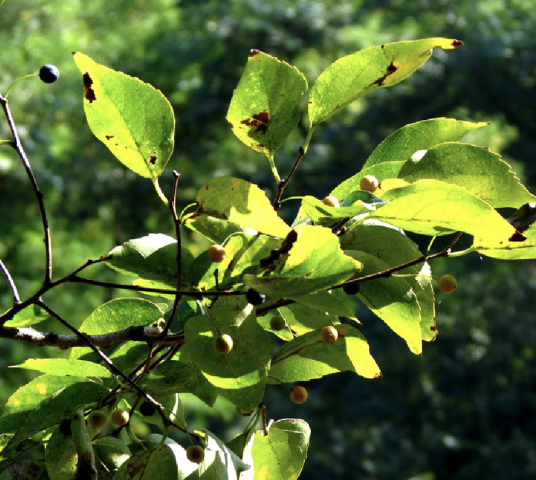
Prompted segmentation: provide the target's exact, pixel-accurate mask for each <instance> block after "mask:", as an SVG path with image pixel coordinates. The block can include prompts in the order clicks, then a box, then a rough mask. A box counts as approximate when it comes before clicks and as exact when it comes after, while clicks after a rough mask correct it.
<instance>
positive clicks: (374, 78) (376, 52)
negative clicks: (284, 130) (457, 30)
mask: <svg viewBox="0 0 536 480" xmlns="http://www.w3.org/2000/svg"><path fill="white" fill-rule="evenodd" d="M460 45H461V42H459V41H458V40H452V39H446V38H427V39H424V40H414V41H406V42H395V43H386V44H385V45H381V46H376V47H368V48H365V49H363V50H360V51H359V52H356V53H354V54H352V55H348V56H346V57H342V58H339V59H338V60H337V61H336V62H335V63H332V64H331V65H330V66H329V67H328V68H327V69H326V70H324V71H323V72H322V73H321V74H320V76H319V77H318V78H317V80H316V82H315V84H314V85H313V88H312V89H311V94H310V99H309V121H310V123H311V128H314V127H315V126H316V125H318V124H319V123H321V122H323V121H324V120H327V119H328V118H329V117H331V116H332V115H333V114H335V113H336V112H338V111H339V110H340V109H342V108H344V107H345V106H346V105H348V104H350V103H352V102H353V101H354V100H357V99H358V98H360V97H363V96H365V95H367V94H369V93H370V92H372V91H374V90H377V89H378V88H385V87H390V86H392V85H396V84H397V83H399V82H401V81H402V80H404V79H405V78H406V77H408V76H409V75H411V74H412V73H413V72H414V71H415V70H417V69H418V68H419V67H420V66H421V65H423V64H424V63H425V62H426V61H427V60H428V59H429V58H430V57H431V56H432V51H433V48H435V47H440V48H443V49H452V48H458V47H459V46H460Z"/></svg>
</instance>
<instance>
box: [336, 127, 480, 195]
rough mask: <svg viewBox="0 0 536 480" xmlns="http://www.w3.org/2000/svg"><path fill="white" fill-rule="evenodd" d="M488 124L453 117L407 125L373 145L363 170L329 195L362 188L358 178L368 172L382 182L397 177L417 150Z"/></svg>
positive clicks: (430, 146)
mask: <svg viewBox="0 0 536 480" xmlns="http://www.w3.org/2000/svg"><path fill="white" fill-rule="evenodd" d="M486 125H487V123H484V122H479V123H473V122H463V121H461V120H455V119H453V118H432V119H430V120H423V121H420V122H416V123H410V124H408V125H405V126H404V127H402V128H400V129H399V130H397V131H396V132H394V133H392V134H391V135H389V136H388V137H387V138H386V139H385V140H384V141H383V142H382V143H380V144H379V145H378V146H377V147H376V148H375V149H374V151H373V152H372V154H371V155H370V157H369V158H368V159H367V161H366V162H365V164H364V165H363V169H362V170H361V172H359V173H357V174H356V175H354V176H353V177H350V178H349V179H348V180H345V181H344V182H342V183H341V184H340V185H339V186H337V187H336V188H335V189H334V190H333V192H331V194H330V195H334V196H335V197H337V198H344V197H345V196H346V195H347V194H348V193H349V192H350V191H351V190H354V189H356V188H359V182H360V181H361V179H362V178H363V177H364V176H365V175H373V176H375V177H376V178H377V179H378V180H379V181H380V182H381V181H382V180H384V179H386V178H396V177H398V174H399V172H400V170H401V169H402V167H403V166H404V164H405V163H406V161H407V160H409V159H410V158H411V156H412V155H413V154H414V153H415V152H417V151H419V150H429V149H430V148H432V147H435V146H436V145H439V144H440V143H444V142H456V141H458V140H461V139H462V138H463V137H464V136H465V135H467V134H468V133H470V132H472V131H473V130H476V129H477V128H481V127H484V126H486Z"/></svg>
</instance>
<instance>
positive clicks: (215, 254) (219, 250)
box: [208, 245, 225, 263]
mask: <svg viewBox="0 0 536 480" xmlns="http://www.w3.org/2000/svg"><path fill="white" fill-rule="evenodd" d="M208 258H210V260H212V261H213V262H218V263H219V262H221V261H223V259H224V258H225V248H223V247H222V246H221V245H212V247H210V248H209V249H208Z"/></svg>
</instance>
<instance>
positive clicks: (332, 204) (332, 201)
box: [322, 195, 341, 208]
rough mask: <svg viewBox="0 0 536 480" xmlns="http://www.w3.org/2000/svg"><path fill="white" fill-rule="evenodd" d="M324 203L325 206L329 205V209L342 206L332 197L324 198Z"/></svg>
mask: <svg viewBox="0 0 536 480" xmlns="http://www.w3.org/2000/svg"><path fill="white" fill-rule="evenodd" d="M322 203H323V204H324V205H327V206H328V207H334V208H339V207H340V206H341V204H340V203H339V201H338V200H337V199H336V198H335V197H333V196H331V195H330V196H329V197H326V198H324V200H322Z"/></svg>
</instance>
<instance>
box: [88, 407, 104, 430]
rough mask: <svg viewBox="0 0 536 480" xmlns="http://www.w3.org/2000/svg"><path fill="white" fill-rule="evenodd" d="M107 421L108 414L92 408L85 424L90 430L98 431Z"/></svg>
mask: <svg viewBox="0 0 536 480" xmlns="http://www.w3.org/2000/svg"><path fill="white" fill-rule="evenodd" d="M107 422H108V415H106V414H105V413H104V412H103V411H102V410H93V411H92V412H91V413H90V414H89V415H88V417H87V425H88V427H89V428H91V429H92V430H96V431H97V432H100V431H101V430H102V429H103V428H104V426H105V425H106V423H107Z"/></svg>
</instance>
